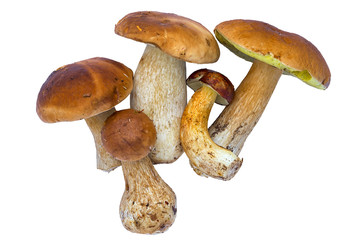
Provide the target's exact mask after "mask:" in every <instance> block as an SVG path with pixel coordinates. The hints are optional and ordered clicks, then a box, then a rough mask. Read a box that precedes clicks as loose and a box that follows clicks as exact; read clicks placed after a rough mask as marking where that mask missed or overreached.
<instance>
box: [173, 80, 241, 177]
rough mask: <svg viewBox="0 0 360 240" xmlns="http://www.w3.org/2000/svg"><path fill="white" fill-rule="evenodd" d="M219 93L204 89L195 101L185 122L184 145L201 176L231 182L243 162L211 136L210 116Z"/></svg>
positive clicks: (186, 113) (183, 129) (193, 165)
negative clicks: (209, 129) (209, 128)
mask: <svg viewBox="0 0 360 240" xmlns="http://www.w3.org/2000/svg"><path fill="white" fill-rule="evenodd" d="M216 96H217V93H216V92H215V91H214V90H213V89H212V88H211V87H209V86H207V85H203V86H202V87H201V88H200V89H198V90H197V91H196V92H195V93H194V94H193V96H192V97H191V99H190V101H189V103H188V104H187V106H186V108H185V111H184V113H183V116H182V119H181V131H180V137H181V143H182V145H183V148H184V150H185V153H186V155H187V156H188V158H189V160H190V165H191V166H192V168H193V169H194V171H195V172H196V173H197V174H199V175H201V176H206V177H207V176H209V177H213V178H218V179H222V180H230V179H231V178H232V177H233V176H234V175H235V174H236V172H237V171H238V170H239V168H240V166H241V163H242V160H241V159H239V158H238V157H237V156H236V155H235V154H234V153H232V152H231V151H229V150H227V149H225V148H223V147H220V146H218V145H216V144H215V143H214V142H213V141H212V140H211V138H210V135H209V132H208V129H207V128H208V127H207V125H208V120H209V114H210V111H211V109H212V106H213V105H214V102H215V99H216Z"/></svg>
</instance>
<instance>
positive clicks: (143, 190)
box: [101, 109, 176, 234]
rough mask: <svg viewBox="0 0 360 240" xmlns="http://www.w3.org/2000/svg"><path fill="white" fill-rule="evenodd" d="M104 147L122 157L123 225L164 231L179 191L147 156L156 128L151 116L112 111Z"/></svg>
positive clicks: (173, 213) (135, 229)
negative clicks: (173, 188) (174, 190)
mask: <svg viewBox="0 0 360 240" xmlns="http://www.w3.org/2000/svg"><path fill="white" fill-rule="evenodd" d="M101 136H102V142H103V144H104V147H105V149H106V150H107V151H108V152H109V153H110V154H112V155H113V156H114V157H115V158H116V159H118V160H121V161H122V169H123V173H124V179H125V191H124V194H123V196H122V198H121V203H120V218H121V221H122V224H123V225H124V227H125V228H126V229H127V230H129V231H131V232H136V233H143V234H153V233H159V232H164V231H165V230H167V229H168V228H169V227H170V226H171V225H172V224H173V222H174V220H175V217H176V195H175V193H174V192H173V190H172V189H171V188H170V187H169V186H168V185H167V184H166V183H165V182H164V180H163V179H162V178H161V177H160V176H159V174H158V173H157V171H156V170H155V168H154V166H153V164H152V162H151V160H150V158H149V157H148V156H147V155H148V154H149V152H150V150H151V148H152V147H153V146H154V144H155V140H156V129H155V126H154V124H153V122H152V121H151V120H150V119H149V117H148V116H147V115H146V114H145V113H143V112H140V111H136V110H133V109H126V110H120V111H118V112H115V113H113V114H112V115H111V116H110V117H109V118H108V119H107V120H106V121H105V125H104V127H103V129H102V131H101Z"/></svg>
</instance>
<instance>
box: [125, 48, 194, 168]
mask: <svg viewBox="0 0 360 240" xmlns="http://www.w3.org/2000/svg"><path fill="white" fill-rule="evenodd" d="M186 100H187V99H186V68H185V62H184V61H182V60H179V59H177V58H174V57H171V56H170V55H168V54H166V53H164V52H162V51H161V50H160V49H158V48H157V47H154V46H151V45H147V47H146V49H145V51H144V54H143V56H142V58H141V60H140V62H139V65H138V67H137V69H136V72H135V75H134V88H133V91H132V93H131V95H130V106H131V108H132V109H135V110H139V111H142V110H143V111H144V113H146V115H148V116H149V118H150V119H151V120H153V122H154V125H155V128H156V132H157V140H156V143H155V146H154V148H153V150H152V152H151V153H150V154H149V156H150V158H151V160H152V161H153V162H154V163H171V162H174V161H175V160H176V159H178V158H179V157H180V156H181V154H182V153H183V150H182V147H181V144H180V136H179V135H180V121H181V116H182V113H183V111H184V109H185V106H186Z"/></svg>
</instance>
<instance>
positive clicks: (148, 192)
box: [120, 157, 176, 234]
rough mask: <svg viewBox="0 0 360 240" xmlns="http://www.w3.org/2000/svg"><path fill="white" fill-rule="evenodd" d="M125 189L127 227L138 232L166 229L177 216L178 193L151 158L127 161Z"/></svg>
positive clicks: (123, 212) (122, 205)
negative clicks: (164, 178) (176, 193)
mask: <svg viewBox="0 0 360 240" xmlns="http://www.w3.org/2000/svg"><path fill="white" fill-rule="evenodd" d="M122 169H123V173H124V179H125V192H124V195H123V197H122V199H121V203H120V218H121V221H122V223H123V225H124V227H125V228H126V229H127V230H129V231H131V232H136V233H147V234H152V233H157V232H164V231H166V230H167V229H168V228H169V227H170V226H171V225H172V224H173V222H174V220H175V216H176V196H175V193H174V192H173V190H172V189H171V188H170V187H169V186H168V185H167V184H166V183H165V182H164V181H163V180H162V179H161V177H160V176H159V174H158V173H157V171H156V170H155V168H154V166H153V164H152V163H151V160H150V159H149V157H145V158H143V159H141V160H138V161H123V162H122Z"/></svg>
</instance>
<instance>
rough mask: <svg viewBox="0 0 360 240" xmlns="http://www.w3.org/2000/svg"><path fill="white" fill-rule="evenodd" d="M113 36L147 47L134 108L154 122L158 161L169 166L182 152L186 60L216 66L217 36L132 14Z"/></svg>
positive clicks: (192, 25) (165, 16) (183, 21)
mask: <svg viewBox="0 0 360 240" xmlns="http://www.w3.org/2000/svg"><path fill="white" fill-rule="evenodd" d="M115 32H116V33H117V34H118V35H120V36H123V37H126V38H129V39H133V40H136V41H140V42H144V43H147V46H146V48H145V51H144V53H143V56H142V58H141V60H140V62H139V64H138V67H137V69H136V71H135V75H134V89H133V91H132V93H131V95H130V106H131V108H133V109H137V110H143V111H144V113H146V114H147V115H148V116H149V117H150V119H152V120H153V122H154V124H155V127H156V131H157V140H156V143H155V147H154V148H153V150H152V152H151V153H150V155H149V156H150V158H151V160H152V161H153V162H154V163H171V162H174V161H175V160H176V159H178V158H179V157H180V156H181V154H182V153H183V149H182V147H181V144H180V136H179V132H180V121H181V115H182V113H183V111H184V109H185V106H186V101H187V99H186V84H185V81H186V64H185V61H186V62H192V63H212V62H216V61H217V60H218V58H219V55H220V51H219V46H218V44H217V41H216V39H215V38H214V36H213V35H212V34H211V32H209V31H208V30H207V29H206V28H205V27H204V26H202V25H201V24H200V23H198V22H195V21H193V20H190V19H188V18H185V17H182V16H178V15H175V14H170V13H161V12H134V13H130V14H128V15H126V16H125V17H124V18H122V19H121V20H120V21H119V22H118V23H117V24H116V27H115Z"/></svg>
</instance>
